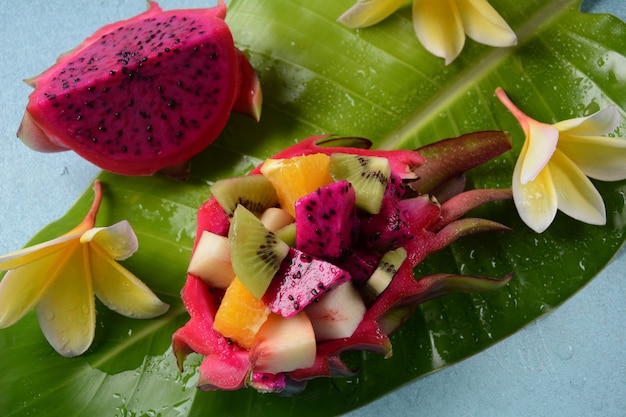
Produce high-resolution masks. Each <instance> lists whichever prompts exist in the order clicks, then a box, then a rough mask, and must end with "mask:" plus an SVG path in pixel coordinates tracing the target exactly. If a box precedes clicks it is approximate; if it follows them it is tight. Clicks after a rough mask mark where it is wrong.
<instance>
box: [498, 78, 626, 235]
mask: <svg viewBox="0 0 626 417" xmlns="http://www.w3.org/2000/svg"><path fill="white" fill-rule="evenodd" d="M496 96H497V97H498V99H499V100H500V101H501V102H502V103H503V104H504V105H505V106H506V108H507V109H508V110H509V111H510V112H511V113H512V114H513V115H514V116H515V118H516V119H517V121H518V122H519V124H520V125H521V127H522V130H523V131H524V134H525V136H526V139H525V141H524V145H523V147H522V150H521V152H520V155H519V158H518V160H517V163H516V164H515V168H514V170H513V184H512V188H513V200H514V201H515V206H516V208H517V211H518V212H519V214H520V217H521V218H522V220H523V221H524V222H525V223H526V224H527V225H528V226H529V227H530V228H531V229H533V230H535V231H536V232H537V233H541V232H543V231H544V230H546V229H547V228H548V226H550V224H551V223H552V221H553V220H554V217H555V216H556V212H557V209H558V210H561V211H562V212H563V213H565V214H567V215H568V216H570V217H572V218H574V219H576V220H579V221H582V222H585V223H589V224H594V225H603V224H605V223H606V210H605V207H604V201H603V200H602V196H601V195H600V193H599V192H598V190H597V189H596V188H595V186H594V185H593V183H592V182H591V181H590V180H589V178H587V177H590V178H593V179H597V180H601V181H619V180H623V179H626V140H621V139H617V138H611V137H606V136H604V135H607V134H608V133H610V132H612V131H613V130H614V129H615V128H616V127H617V125H618V124H619V121H620V115H619V112H618V111H617V107H616V106H614V105H609V106H607V107H605V108H603V109H602V110H600V111H598V112H596V113H594V114H592V115H590V116H587V117H578V118H575V119H569V120H564V121H562V122H558V123H555V124H546V123H541V122H539V121H537V120H534V119H532V118H530V117H529V116H527V115H526V114H524V113H522V111H521V110H520V109H518V108H517V107H516V106H515V105H514V104H513V102H512V101H511V100H510V99H509V98H508V96H507V95H506V93H505V92H504V90H502V89H501V88H498V89H497V90H496Z"/></svg>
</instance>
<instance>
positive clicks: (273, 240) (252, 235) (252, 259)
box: [228, 204, 289, 299]
mask: <svg viewBox="0 0 626 417" xmlns="http://www.w3.org/2000/svg"><path fill="white" fill-rule="evenodd" d="M228 240H229V241H230V257H231V262H232V265H233V270H234V271H235V274H236V275H237V277H238V278H239V280H240V281H241V282H242V283H243V285H244V286H245V287H246V289H247V290H248V291H250V293H251V294H252V295H253V296H255V297H256V298H258V299H260V298H261V297H262V296H263V294H264V293H265V291H266V290H267V287H269V285H270V282H272V279H273V278H274V275H276V272H278V268H279V267H280V264H281V262H282V261H283V260H284V259H285V258H286V257H287V254H288V253H289V245H287V244H286V243H285V242H283V241H282V240H280V239H279V238H278V237H276V235H275V234H274V233H272V232H270V231H269V230H268V229H266V228H265V226H263V223H261V220H259V218H258V217H257V216H255V215H254V213H252V212H251V211H250V210H248V209H246V208H245V207H244V206H243V205H241V204H240V205H238V206H237V207H236V208H235V210H234V211H233V216H232V218H231V221H230V229H229V231H228Z"/></svg>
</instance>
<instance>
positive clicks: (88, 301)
mask: <svg viewBox="0 0 626 417" xmlns="http://www.w3.org/2000/svg"><path fill="white" fill-rule="evenodd" d="M94 191H95V198H94V202H93V204H92V206H91V209H90V210H89V212H88V214H87V216H86V217H85V219H84V220H83V221H82V222H81V223H80V224H79V225H78V226H76V227H75V228H74V229H72V230H71V231H69V232H67V233H66V234H64V235H63V236H60V237H58V238H56V239H53V240H50V241H48V242H44V243H40V244H38V245H34V246H31V247H28V248H24V249H21V250H18V251H15V252H12V253H9V254H7V255H4V256H0V271H8V272H7V273H6V274H5V275H4V278H2V281H0V328H6V327H8V326H11V325H12V324H14V323H15V322H17V321H18V320H19V319H21V318H22V317H23V316H24V315H25V314H26V313H28V312H29V311H31V310H32V309H36V311H37V318H38V320H39V325H40V326H41V329H42V331H43V333H44V335H45V337H46V339H48V342H49V343H50V344H51V345H52V347H53V348H54V349H55V350H56V351H57V352H59V353H60V354H61V355H63V356H65V357H73V356H77V355H80V354H82V353H83V352H85V351H86V350H87V348H89V346H90V345H91V343H92V341H93V338H94V332H95V327H96V311H95V297H94V294H95V295H96V296H97V297H98V299H99V300H100V301H102V302H103V303H104V305H106V306H107V307H108V308H110V309H112V310H114V311H116V312H118V313H120V314H122V315H124V316H127V317H133V318H153V317H156V316H159V315H161V314H163V313H165V312H166V311H167V310H168V308H169V306H168V305H167V304H165V303H163V302H162V301H161V300H159V299H158V298H157V296H156V295H155V294H154V293H153V292H152V291H150V289H149V288H148V287H147V286H146V285H145V284H144V283H143V282H141V281H140V280H139V279H138V278H137V277H135V276H134V275H133V274H132V273H131V272H130V271H128V270H127V269H125V268H124V267H122V266H121V265H120V264H118V263H117V262H116V260H123V259H126V258H128V257H129V256H130V255H132V254H133V253H134V252H135V251H136V250H137V247H138V244H137V237H136V235H135V233H134V232H133V229H132V228H131V227H130V224H129V223H128V222H127V221H121V222H119V223H116V224H114V225H113V226H110V227H94V223H95V219H96V214H97V212H98V208H99V206H100V202H101V201H102V184H101V183H100V182H99V181H96V183H95V184H94Z"/></svg>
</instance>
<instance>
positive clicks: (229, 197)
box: [211, 174, 278, 217]
mask: <svg viewBox="0 0 626 417" xmlns="http://www.w3.org/2000/svg"><path fill="white" fill-rule="evenodd" d="M211 194H213V196H214V197H215V199H216V200H217V202H218V203H219V205H220V206H221V207H222V208H223V209H224V212H226V214H227V215H228V217H232V216H233V212H234V211H235V209H236V208H237V205H239V204H241V205H242V206H244V207H245V208H247V209H248V210H250V211H251V212H253V213H254V214H257V215H258V214H260V213H262V212H263V211H264V210H265V209H267V208H269V207H274V206H275V205H277V204H278V197H277V195H276V190H275V189H274V186H273V185H272V183H271V182H270V181H269V180H268V179H267V178H266V177H264V176H263V175H260V174H255V175H244V176H241V177H233V178H226V179H222V180H218V181H216V182H215V183H214V184H213V185H212V186H211Z"/></svg>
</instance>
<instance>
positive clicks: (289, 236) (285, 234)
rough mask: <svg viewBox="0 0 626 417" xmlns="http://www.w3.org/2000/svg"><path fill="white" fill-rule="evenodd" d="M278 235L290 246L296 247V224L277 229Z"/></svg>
mask: <svg viewBox="0 0 626 417" xmlns="http://www.w3.org/2000/svg"><path fill="white" fill-rule="evenodd" d="M276 236H278V238H279V239H280V240H282V241H283V242H285V243H286V244H288V245H289V246H291V247H293V248H295V247H296V224H295V223H291V224H288V225H287V226H284V227H282V228H280V229H278V230H277V231H276Z"/></svg>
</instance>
